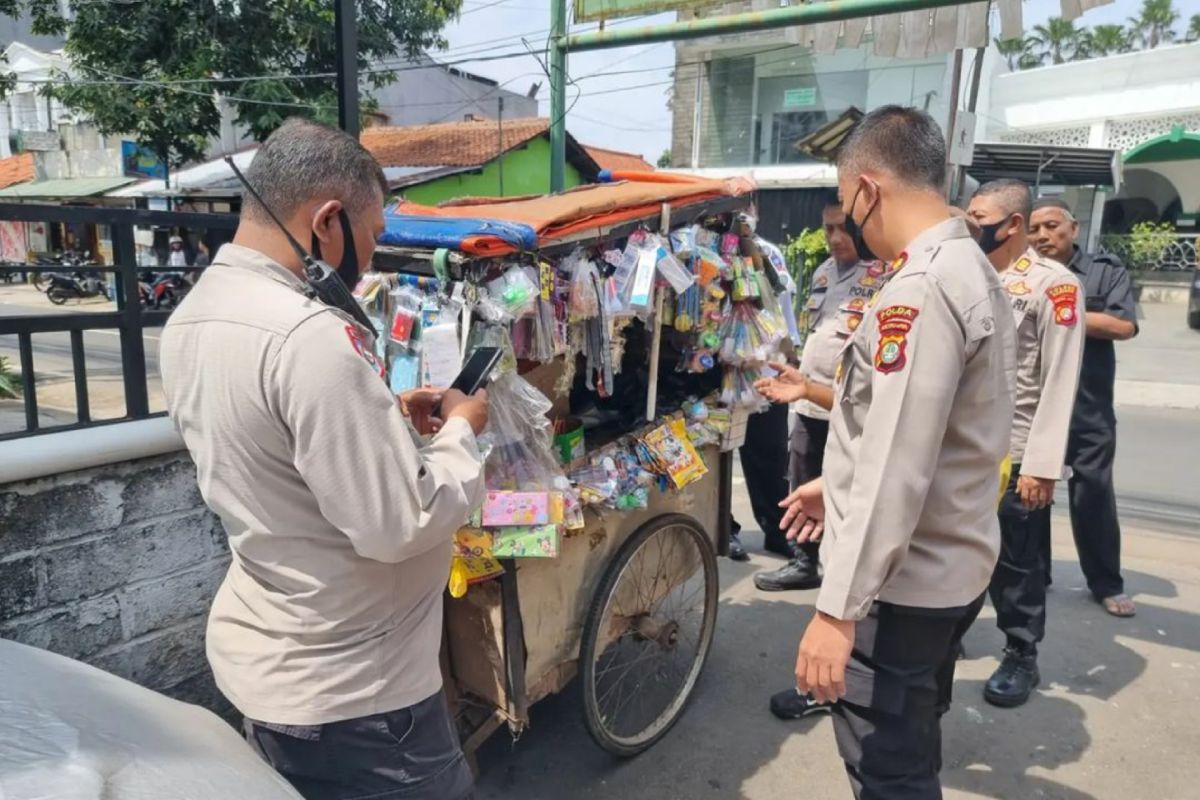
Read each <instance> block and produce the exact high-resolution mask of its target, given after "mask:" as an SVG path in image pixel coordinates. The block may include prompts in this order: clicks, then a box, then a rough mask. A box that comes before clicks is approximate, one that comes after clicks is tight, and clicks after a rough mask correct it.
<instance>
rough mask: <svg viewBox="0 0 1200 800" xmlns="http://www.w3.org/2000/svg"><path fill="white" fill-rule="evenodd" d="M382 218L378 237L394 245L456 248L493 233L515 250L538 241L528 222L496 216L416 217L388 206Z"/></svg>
mask: <svg viewBox="0 0 1200 800" xmlns="http://www.w3.org/2000/svg"><path fill="white" fill-rule="evenodd" d="M384 222H385V223H386V225H387V227H386V229H385V230H384V232H383V234H382V235H381V236H380V237H379V243H380V244H385V245H391V246H393V247H428V248H438V247H447V248H450V249H452V250H458V249H461V245H462V243H463V241H464V240H466V239H469V238H471V237H474V236H494V237H497V238H499V239H502V240H503V241H505V242H507V243H508V244H510V245H512V246H513V247H515V248H516V249H518V250H533V249H534V248H536V247H537V241H538V237H537V232H536V231H534V229H533V228H531V227H530V226H528V225H522V224H520V223H517V222H505V221H504V220H499V219H464V218H457V217H416V216H411V215H408V214H397V213H395V211H394V210H392V209H389V210H388V211H387V213H386V214H385V215H384Z"/></svg>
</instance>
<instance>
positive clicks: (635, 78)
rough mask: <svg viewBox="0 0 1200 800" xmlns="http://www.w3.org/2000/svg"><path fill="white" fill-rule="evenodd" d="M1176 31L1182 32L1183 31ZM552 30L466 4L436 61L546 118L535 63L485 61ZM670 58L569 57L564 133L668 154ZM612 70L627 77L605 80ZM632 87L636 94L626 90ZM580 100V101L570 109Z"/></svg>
mask: <svg viewBox="0 0 1200 800" xmlns="http://www.w3.org/2000/svg"><path fill="white" fill-rule="evenodd" d="M570 4H571V3H570V0H568V5H570ZM1140 7H1141V0H1115V1H1114V2H1113V3H1112V4H1111V5H1108V6H1104V7H1102V8H1098V9H1094V10H1092V11H1089V12H1087V13H1086V14H1084V15H1083V17H1082V18H1081V19H1080V20H1079V21H1078V23H1077V24H1087V25H1096V24H1103V23H1113V22H1124V21H1125V20H1126V18H1128V17H1130V16H1133V15H1134V14H1136V12H1137V10H1138V9H1139V8H1140ZM1175 8H1176V9H1178V10H1179V11H1180V12H1181V15H1182V16H1183V18H1184V19H1186V18H1187V16H1188V15H1190V14H1193V13H1197V12H1200V0H1175ZM1059 12H1060V6H1059V0H1028V1H1027V2H1026V3H1025V27H1026V28H1027V29H1028V28H1030V27H1032V26H1033V25H1036V24H1039V23H1041V22H1043V21H1044V20H1045V19H1047V18H1048V17H1051V16H1054V15H1056V14H1058V13H1059ZM568 13H569V11H568ZM673 19H674V15H673V14H660V15H658V16H655V17H643V18H641V19H639V20H638V21H637V23H636V24H651V23H662V22H670V21H672V20H673ZM618 24H627V23H618ZM994 24H995V23H994ZM590 27H594V26H582V25H579V26H574V25H573V26H572V27H571V30H572V31H579V30H586V29H588V28H590ZM1177 27H1179V28H1180V30H1182V28H1183V25H1182V24H1181V25H1179V26H1177ZM549 28H550V0H464V7H463V14H462V16H461V18H460V19H459V20H458V21H457V22H455V23H452V24H451V25H450V26H448V27H447V28H446V30H445V35H446V38H447V39H448V40H449V43H450V46H449V48H448V50H447V51H445V52H443V53H435V54H434V55H436V56H437V57H438V58H439V59H441V60H444V61H445V60H453V61H460V60H462V59H469V58H471V57H473V56H474V57H478V58H480V59H481V60H476V61H466V62H465V63H461V64H458V66H460V67H461V68H462V69H467V70H470V71H472V72H475V73H477V74H479V75H483V76H485V77H488V78H492V79H494V80H498V81H501V82H504V83H505V84H506V88H509V89H512V90H514V91H518V92H521V93H525V92H526V91H528V90H529V88H530V86H531V85H532V84H533V83H535V82H539V81H540V82H541V84H542V87H541V91H540V92H539V94H538V98H539V100H540V104H539V105H540V113H541V114H542V116H548V115H549V111H550V107H549V100H548V98H549V81H548V80H547V79H546V77H545V75H544V74H543V73H542V67H541V66H540V64H539V62H538V59H536V58H534V57H533V56H532V55H527V54H526V55H520V56H519V57H514V58H503V59H495V58H492V59H491V60H482V59H483V58H487V57H494V56H498V55H507V54H509V53H519V52H521V51H523V50H524V49H525V45H524V44H523V43H522V41H521V39H522V38H524V39H525V40H526V41H528V43H529V45H530V46H531V47H532V48H533V49H534V50H535V51H538V52H539V55H540V54H541V53H544V51H545V46H546V36H547V34H548V32H549ZM674 53H675V50H674V46H673V45H672V44H669V43H667V44H657V45H641V46H635V47H626V48H621V49H616V50H601V51H595V52H588V53H579V54H576V55H572V56H571V57H570V61H569V64H568V73H569V74H570V75H571V77H572V78H574V79H575V80H576V81H577V84H578V85H577V86H568V87H567V104H568V107H570V109H571V111H570V113H569V114H568V116H567V127H568V129H569V130H570V131H571V133H572V135H573V136H575V137H576V138H577V139H579V140H580V141H582V142H584V143H586V144H592V145H598V146H600V147H609V148H613V149H616V150H625V151H629V152H634V153H638V154H640V155H642V156H643V157H645V158H646V159H648V160H649V161H651V162H653V161H655V160H656V159H657V158H658V155H659V154H660V153H661V152H662V151H663V150H664V149H666V148H667V147H669V146H670V137H671V116H670V112H668V110H667V105H666V104H667V96H668V95H667V91H668V90H669V89H670V83H669V80H670V71H671V69H672V68H673V66H674V63H675V55H674ZM614 70H617V71H621V72H623V73H624V74H620V75H606V74H604V73H606V72H609V71H614ZM630 70H644V71H638V72H630ZM645 84H656V85H651V86H646V85H645ZM634 86H636V87H640V88H629V87H634ZM577 93H578V94H579V99H578V101H577V102H575V104H574V105H573V106H572V105H571V103H572V102H573V101H574V100H575V97H576V94H577Z"/></svg>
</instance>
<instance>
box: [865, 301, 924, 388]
mask: <svg viewBox="0 0 1200 800" xmlns="http://www.w3.org/2000/svg"><path fill="white" fill-rule="evenodd" d="M919 313H920V312H919V311H918V310H917V309H915V308H913V307H911V306H888V307H887V308H885V309H883V310H882V311H878V312H876V314H875V319H876V320H877V321H878V322H879V347H878V348H877V349H876V350H875V369H877V370H878V371H880V372H899V371H900V370H902V369H904V365H905V364H906V363H907V362H908V356H907V354H906V353H905V350H906V349H907V347H908V332H909V331H910V330H912V326H913V321H914V320H916V318H917V315H918V314H919Z"/></svg>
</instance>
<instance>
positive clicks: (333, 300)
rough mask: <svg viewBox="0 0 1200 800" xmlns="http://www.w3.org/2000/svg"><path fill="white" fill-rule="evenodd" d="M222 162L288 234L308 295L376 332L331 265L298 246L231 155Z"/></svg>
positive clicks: (284, 233)
mask: <svg viewBox="0 0 1200 800" xmlns="http://www.w3.org/2000/svg"><path fill="white" fill-rule="evenodd" d="M225 163H227V164H229V168H230V169H232V170H233V174H234V175H235V176H236V177H237V179H238V180H239V181H241V184H242V186H244V187H245V189H246V191H247V192H249V193H250V196H251V197H253V198H254V199H255V200H256V201H257V202H258V204H259V206H261V207H262V208H263V209H265V210H266V212H267V215H268V216H269V217H270V218H271V221H272V222H274V223H275V225H276V226H278V228H279V230H281V231H283V235H284V236H286V237H287V240H288V244H290V245H291V246H292V249H293V250H295V251H296V255H297V256H299V257H300V260H301V261H302V262H303V263H304V280H305V283H307V284H308V292H307V294H308V296H309V297H312V298H315V299H317V300H320V301H321V302H322V303H324V304H325V305H327V306H332V307H333V308H337V309H340V310H341V311H344V312H346V313H347V314H349V315H350V316H351V317H353V318H354V321H355V322H357V323H358V324H359V325H361V326H363V327H364V328H366V329H367V330H368V331H370V332H371V334H372V335H375V334H377V333H378V331H376V330H375V326H374V325H372V324H371V320H370V318H369V317H368V316H367V313H366V312H365V311H363V310H362V306H360V305H359V304H358V301H357V300H355V299H354V295H353V294H351V291H350V288H349V287H348V286H346V283H345V282H344V281H343V280H342V279H341V277H340V276H339V275H338V274H337V272H336V271H334V269H333V267H331V266H329V265H328V264H326V263H325V262H324V261H321V260H320V259H316V258H313V257H312V255H310V254H309V253H308V251H306V250H305V249H304V248H303V247H301V246H300V243H299V242H297V241H296V237H294V236H292V234H291V233H290V232H289V231H288V229H287V228H286V227H284V224H283V223H282V222H280V221H279V217H277V216H275V212H274V211H272V210H271V209H270V208H269V207H268V206H267V204H266V203H264V202H263V199H262V197H260V196H259V194H258V192H256V191H255V190H254V187H253V186H251V185H250V181H248V180H246V176H245V175H243V174H242V171H241V170H240V169H238V167H237V164H235V163H233V157H232V156H225Z"/></svg>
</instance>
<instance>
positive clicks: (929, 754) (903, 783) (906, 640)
mask: <svg viewBox="0 0 1200 800" xmlns="http://www.w3.org/2000/svg"><path fill="white" fill-rule="evenodd" d="M983 600H984V596H983V595H980V596H979V598H978V599H977V600H975V601H974V602H973V603H971V604H970V605H966V606H958V607H955V608H913V607H910V606H898V605H894V604H891V603H882V602H877V603H875V604H874V605H872V607H871V611H870V613H869V614H868V615H867V616H866V617H865V618H864V619H862V620H860V621H859V623H858V625H857V626H855V631H854V650H853V651H852V653H851V655H850V663H849V664H848V665H847V671H846V696H845V697H844V698H842V700H841V701H840V702H839V703H838V704H837V705H836V706H834V709H833V730H834V736H835V738H836V739H837V745H838V752H839V753H840V754H841V756H842V760H843V761H845V763H846V773H847V774H848V775H849V777H850V787H851V789H852V790H853V791H854V797H855V798H856V799H857V800H941V797H942V787H941V782H940V781H939V779H938V773H939V772H941V769H942V727H941V718H942V715H943V714H945V713H946V711H948V710H949V708H950V698H951V687H952V686H953V683H954V666H955V662H956V660H957V657H958V645H959V642H961V641H962V637H963V635H964V634H965V633H966V632H967V629H968V628H970V627H971V623H972V622H974V621H975V617H976V616H978V614H979V609H980V608H981V607H982V606H983Z"/></svg>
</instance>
